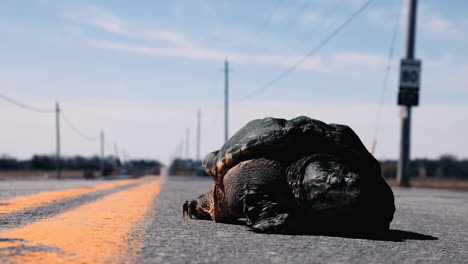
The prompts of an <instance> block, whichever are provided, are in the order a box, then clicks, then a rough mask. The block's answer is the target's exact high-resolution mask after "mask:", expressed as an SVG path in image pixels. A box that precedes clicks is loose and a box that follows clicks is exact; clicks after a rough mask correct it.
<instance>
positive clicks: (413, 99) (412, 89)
mask: <svg viewBox="0 0 468 264" xmlns="http://www.w3.org/2000/svg"><path fill="white" fill-rule="evenodd" d="M420 80H421V61H420V60H415V59H402V60H401V65H400V91H399V93H398V104H399V105H418V103H419V85H420Z"/></svg>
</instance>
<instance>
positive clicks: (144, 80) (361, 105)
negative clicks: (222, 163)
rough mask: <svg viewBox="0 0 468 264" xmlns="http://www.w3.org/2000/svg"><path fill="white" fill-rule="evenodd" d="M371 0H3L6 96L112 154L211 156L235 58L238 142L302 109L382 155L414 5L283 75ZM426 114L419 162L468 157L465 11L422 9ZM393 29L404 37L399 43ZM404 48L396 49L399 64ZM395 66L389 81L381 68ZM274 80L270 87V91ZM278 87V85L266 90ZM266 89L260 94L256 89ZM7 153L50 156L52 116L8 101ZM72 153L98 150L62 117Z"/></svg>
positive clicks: (378, 17) (0, 117) (461, 7)
mask: <svg viewBox="0 0 468 264" xmlns="http://www.w3.org/2000/svg"><path fill="white" fill-rule="evenodd" d="M364 2H365V1H363V0H342V1H339V0H288V1H286V0H268V1H267V0H259V1H247V0H239V1H228V0H174V1H162V0H158V1H153V0H151V1H150V0H146V1H145V0H141V1H123V0H122V1H119V0H112V1H111V0H103V1H86V0H83V1H58V0H29V1H15V0H4V1H2V6H1V8H0V34H1V35H2V41H0V58H1V60H0V94H3V95H6V96H9V97H11V98H14V99H16V100H18V101H21V102H22V103H24V104H27V105H31V106H34V107H39V108H45V109H51V110H53V108H54V105H55V102H59V104H60V108H61V110H62V111H63V113H64V115H65V116H66V117H67V118H68V119H69V120H70V121H71V122H72V123H73V125H74V126H75V127H76V128H78V129H79V130H80V131H81V133H83V134H85V135H87V136H89V137H96V136H98V135H99V132H100V131H101V130H103V131H104V135H105V142H106V144H105V149H106V153H108V154H111V153H114V146H115V145H116V146H117V148H118V153H119V155H121V152H122V150H125V151H126V152H127V153H128V155H129V156H130V157H131V158H147V159H159V160H161V161H163V162H165V163H167V162H169V161H170V159H171V158H173V157H174V156H175V155H177V154H178V155H179V156H180V155H182V156H184V157H185V152H186V151H185V146H184V147H181V142H183V141H186V140H185V138H186V137H187V134H186V133H187V132H186V131H187V129H188V130H189V134H188V139H189V140H188V144H187V146H188V157H189V158H195V156H196V153H195V152H196V151H195V144H196V134H195V131H196V124H197V120H196V116H197V111H198V110H199V109H200V111H201V113H202V122H201V124H202V126H201V148H200V151H201V158H203V156H204V155H206V154H207V153H209V152H210V151H213V150H216V149H219V148H220V147H221V146H222V144H223V142H224V131H223V129H224V124H223V122H224V112H223V100H224V75H223V71H222V68H223V65H224V60H226V59H227V60H228V61H229V65H230V70H231V71H230V74H229V88H230V91H229V96H230V97H229V98H230V109H229V110H230V111H229V134H230V135H232V134H233V133H235V132H236V131H237V130H238V129H240V128H241V127H242V126H243V125H245V124H246V123H247V122H248V121H250V120H252V119H256V118H264V117H267V116H272V117H279V118H287V119H290V118H294V117H296V116H300V115H306V116H309V117H311V118H315V119H319V120H322V121H324V122H326V123H342V124H347V125H349V126H350V127H351V128H352V129H353V130H354V131H355V132H356V133H357V134H358V135H359V137H360V138H361V140H362V142H363V143H364V145H365V146H366V147H367V148H368V149H369V150H370V148H371V145H372V142H373V141H374V140H377V145H376V149H375V153H374V154H375V156H376V157H377V158H379V159H395V158H397V157H398V153H399V140H400V122H401V121H400V117H399V115H400V114H399V113H400V109H399V106H398V105H397V103H396V97H397V91H398V71H399V61H400V59H401V58H402V57H404V54H405V50H404V49H405V45H404V44H405V41H406V40H405V39H406V30H405V27H406V14H407V8H406V6H407V1H406V0H392V1H390V0H374V1H372V2H371V3H370V4H369V5H368V6H367V8H366V9H364V10H363V11H362V12H361V13H360V14H359V15H358V16H357V17H356V18H355V19H354V20H353V21H352V22H351V23H350V24H348V25H347V26H346V27H345V28H344V29H343V30H342V31H340V32H339V34H337V35H336V36H335V37H334V38H332V39H331V40H330V41H329V42H328V43H327V44H326V45H325V46H323V47H322V48H321V49H319V50H318V51H317V52H315V53H314V54H313V55H312V56H310V57H308V58H307V60H305V61H303V63H302V64H300V65H298V66H297V67H296V68H295V69H294V70H293V71H291V72H289V74H287V75H286V76H284V78H282V79H280V80H278V81H274V82H272V81H273V80H275V79H276V78H277V77H278V76H280V75H281V74H282V73H283V72H284V71H286V70H288V69H289V67H291V66H292V65H294V64H296V62H298V61H299V60H301V59H302V58H304V56H306V55H307V54H308V53H309V52H311V51H312V50H313V49H314V48H315V47H317V45H318V44H319V43H321V41H323V40H324V39H325V38H326V37H327V36H329V35H330V34H331V33H332V32H333V31H334V30H335V29H336V28H337V27H339V26H340V25H341V24H342V23H343V22H344V21H346V19H348V18H349V16H350V15H351V14H352V13H353V12H355V11H356V10H357V9H358V8H359V7H360V6H361V5H362V4H363V3H364ZM418 2H419V6H418V21H417V37H416V52H415V54H416V57H417V58H418V59H421V60H422V80H421V90H420V105H419V106H418V107H415V108H413V118H412V120H413V123H412V131H411V132H412V133H411V136H412V137H411V138H412V139H411V140H412V141H411V157H412V158H424V157H426V158H437V157H439V156H440V155H443V154H452V155H455V156H456V157H458V158H468V139H467V136H466V135H468V50H467V49H466V47H467V46H468V34H467V33H466V28H468V15H467V14H468V2H466V1H463V0H452V1H437V0H426V1H418ZM394 32H395V42H394V45H392V36H393V34H394ZM392 47H393V56H392V57H390V56H389V54H390V53H391V50H392ZM387 69H390V70H389V72H388V73H389V74H388V81H387V82H385V81H384V80H385V73H386V71H387ZM269 83H272V85H268V84H269ZM264 87H267V89H262V88H264ZM256 91H259V92H256ZM0 113H1V114H0V122H1V124H2V132H1V133H0V146H1V149H0V154H7V155H10V156H14V157H19V158H28V157H30V156H32V155H33V154H53V153H54V152H55V116H54V114H53V113H38V112H34V111H29V110H27V109H23V108H20V107H18V106H16V105H13V104H11V103H9V102H7V101H5V100H2V99H0ZM60 131H61V142H62V145H61V151H62V153H63V154H64V155H84V156H89V155H96V154H98V153H99V142H98V141H96V140H94V141H93V140H85V139H84V138H82V137H80V136H79V135H78V134H77V133H75V132H74V130H72V128H71V127H70V126H69V125H68V124H67V123H66V122H65V120H61V126H60Z"/></svg>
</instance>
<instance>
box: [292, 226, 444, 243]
mask: <svg viewBox="0 0 468 264" xmlns="http://www.w3.org/2000/svg"><path fill="white" fill-rule="evenodd" d="M301 235H319V236H331V237H343V238H353V239H367V240H377V241H391V242H405V241H407V240H437V239H438V238H437V237H434V236H430V235H425V234H420V233H416V232H411V231H404V230H398V229H391V230H389V231H387V232H385V233H368V234H365V233H332V232H325V233H317V232H314V233H308V234H301Z"/></svg>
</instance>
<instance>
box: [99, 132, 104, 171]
mask: <svg viewBox="0 0 468 264" xmlns="http://www.w3.org/2000/svg"><path fill="white" fill-rule="evenodd" d="M100 138H101V160H100V169H101V176H104V131H102V130H101V136H100Z"/></svg>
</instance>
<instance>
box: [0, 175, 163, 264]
mask: <svg viewBox="0 0 468 264" xmlns="http://www.w3.org/2000/svg"><path fill="white" fill-rule="evenodd" d="M162 184H163V180H161V179H155V180H151V181H149V182H145V183H143V184H141V185H138V186H136V187H133V188H130V189H126V190H123V191H120V192H117V193H114V194H110V195H108V196H106V197H104V198H101V199H100V200H97V201H95V202H93V203H89V204H86V205H83V206H81V207H77V208H76V209H74V210H71V211H68V212H65V213H62V214H59V215H56V216H55V217H52V218H49V219H47V220H43V221H40V222H37V223H35V224H31V225H29V226H25V227H20V228H15V229H9V230H6V231H3V232H0V238H1V239H0V262H2V261H3V260H5V258H6V260H7V261H9V262H13V263H37V264H40V263H114V262H121V260H122V257H123V256H122V254H128V253H129V252H136V248H135V249H134V250H132V249H129V247H130V246H129V243H128V241H127V239H128V238H129V237H130V235H131V234H132V233H133V232H134V231H135V230H136V229H137V227H138V224H139V223H140V221H142V220H143V219H144V217H145V216H146V215H147V214H148V212H150V211H151V209H152V204H153V200H154V197H155V196H157V195H158V194H159V192H160V191H161V188H162ZM142 243H143V242H142V241H141V242H140V243H131V244H132V246H133V247H138V245H142ZM136 245H137V246H136ZM127 259H129V258H127Z"/></svg>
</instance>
